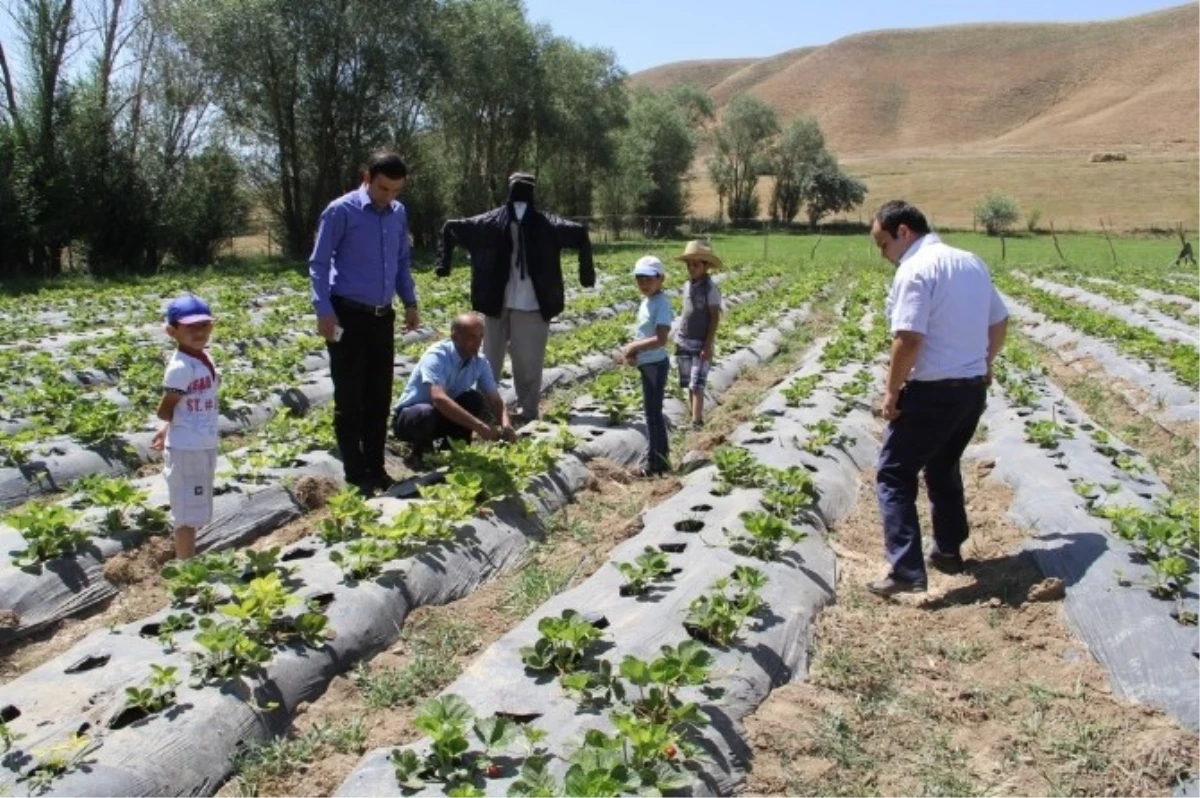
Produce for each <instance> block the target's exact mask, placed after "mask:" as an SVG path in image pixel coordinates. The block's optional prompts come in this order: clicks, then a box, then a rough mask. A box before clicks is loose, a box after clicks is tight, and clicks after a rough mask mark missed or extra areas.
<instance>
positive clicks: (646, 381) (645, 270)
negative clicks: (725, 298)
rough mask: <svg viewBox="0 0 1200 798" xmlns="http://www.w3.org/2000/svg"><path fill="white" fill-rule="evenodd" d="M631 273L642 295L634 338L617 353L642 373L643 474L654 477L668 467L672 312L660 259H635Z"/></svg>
mask: <svg viewBox="0 0 1200 798" xmlns="http://www.w3.org/2000/svg"><path fill="white" fill-rule="evenodd" d="M633 276H634V279H636V280H637V286H638V291H640V292H641V293H642V296H643V297H645V298H644V299H643V300H642V304H641V306H639V307H638V323H637V332H636V335H637V338H636V339H635V340H634V341H633V342H632V343H629V344H626V345H625V348H624V349H623V350H622V351H621V354H622V356H623V357H624V360H625V362H626V363H629V364H631V365H633V364H636V365H637V367H638V371H639V372H641V375H642V402H643V404H644V405H645V407H646V433H647V436H648V437H649V439H650V453H649V457H648V459H647V463H646V469H645V473H646V474H647V475H648V476H657V475H659V474H664V473H666V472H667V471H669V470H670V468H671V463H670V460H669V459H668V455H669V452H668V448H669V443H668V440H667V421H666V418H664V417H663V399H664V398H665V397H666V391H667V376H668V375H669V374H670V372H671V360H670V356H669V355H668V354H667V338H668V337H669V335H670V332H671V322H672V321H673V320H674V318H675V314H674V313H672V311H671V302H670V300H668V299H667V295H666V293H664V292H663V281H664V279H665V277H666V269H665V268H664V267H663V264H662V261H660V260H659V259H658V258H656V257H654V256H652V255H646V256H644V257H641V258H638V262H637V263H636V264H635V265H634V267H633Z"/></svg>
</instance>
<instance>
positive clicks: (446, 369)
mask: <svg viewBox="0 0 1200 798" xmlns="http://www.w3.org/2000/svg"><path fill="white" fill-rule="evenodd" d="M482 344H483V318H482V317H481V316H478V315H477V314H474V313H464V314H462V315H460V316H457V317H456V318H455V319H454V321H453V322H452V323H451V324H450V340H448V341H440V342H439V343H436V344H434V345H433V346H431V347H429V348H428V349H426V350H425V354H423V355H421V360H420V362H418V363H417V367H416V368H415V369H413V373H412V375H411V376H409V378H408V385H407V386H406V387H405V389H404V394H403V395H402V396H401V397H400V401H399V402H398V403H397V404H396V408H395V411H394V413H393V415H392V431H393V432H394V433H395V434H396V437H397V438H398V439H399V440H402V441H405V442H406V443H409V444H411V445H412V453H411V454H410V455H409V459H408V463H409V465H410V466H417V467H419V466H420V465H421V461H422V458H423V457H424V456H425V454H426V453H427V452H428V451H429V450H430V449H431V448H433V446H434V445H435V444H436V443H438V442H440V441H444V440H445V439H447V438H453V439H456V440H460V441H464V442H467V443H469V442H470V441H471V435H472V434H473V433H474V434H478V435H479V437H481V438H483V439H484V440H485V441H494V440H506V441H512V440H516V437H517V436H516V432H515V431H514V430H513V428H512V423H511V422H510V421H509V418H508V408H506V407H505V406H504V400H503V399H502V398H501V397H500V391H499V389H498V388H497V387H496V380H495V378H494V377H493V376H492V367H491V365H490V364H489V363H488V361H487V358H486V357H484V356H483V355H481V354H480V353H479V348H480V346H481V345H482ZM489 413H490V415H489ZM496 420H499V425H498V426H497V425H494V424H493V423H491V422H493V421H496Z"/></svg>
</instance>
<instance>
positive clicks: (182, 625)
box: [158, 612, 196, 650]
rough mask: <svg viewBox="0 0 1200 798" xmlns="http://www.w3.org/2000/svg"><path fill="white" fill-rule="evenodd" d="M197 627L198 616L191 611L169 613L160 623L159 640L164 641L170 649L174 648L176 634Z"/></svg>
mask: <svg viewBox="0 0 1200 798" xmlns="http://www.w3.org/2000/svg"><path fill="white" fill-rule="evenodd" d="M195 628H196V618H195V617H194V616H193V615H191V613H187V612H183V613H180V614H179V615H168V616H167V617H166V619H165V620H163V622H162V623H160V624H159V625H158V642H160V643H162V644H163V645H164V646H165V647H166V648H167V649H168V650H171V649H174V648H175V635H177V634H179V633H180V632H184V631H187V630H188V629H195Z"/></svg>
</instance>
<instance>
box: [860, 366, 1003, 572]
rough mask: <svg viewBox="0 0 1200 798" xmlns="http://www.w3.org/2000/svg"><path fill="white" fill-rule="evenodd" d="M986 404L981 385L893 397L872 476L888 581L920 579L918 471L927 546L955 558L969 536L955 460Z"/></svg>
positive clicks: (916, 386)
mask: <svg viewBox="0 0 1200 798" xmlns="http://www.w3.org/2000/svg"><path fill="white" fill-rule="evenodd" d="M986 404H987V386H985V385H983V384H982V383H979V384H976V385H953V386H946V385H939V384H937V383H921V382H910V383H908V384H907V385H906V386H905V387H904V390H903V391H901V393H900V400H899V402H898V406H899V409H900V416H899V417H898V418H896V419H894V420H892V421H891V422H890V423H889V424H888V428H887V432H885V433H884V436H883V446H882V447H881V448H880V450H879V462H878V464H877V465H876V471H875V495H876V497H877V498H878V499H879V514H880V515H881V516H882V517H883V536H884V542H885V544H886V547H887V557H888V561H889V562H891V564H892V576H894V577H896V578H898V579H904V580H907V581H910V582H922V581H925V579H926V574H925V561H924V558H923V557H922V555H921V526H920V522H919V521H918V520H917V477H918V475H919V474H920V472H921V470H922V469H924V470H925V488H926V490H927V491H928V492H929V504H930V506H931V507H932V513H931V515H932V520H933V542H934V546H935V547H936V549H937V551H938V552H940V553H942V554H958V553H959V549H960V548H961V547H962V544H963V543H964V542H965V541H966V539H967V535H968V534H970V529H969V527H968V525H967V510H966V507H965V506H964V501H963V482H962V472H961V471H960V470H959V459H960V458H961V457H962V453H963V451H964V450H965V449H966V448H967V444H968V443H970V442H971V436H972V435H974V434H975V427H976V426H977V425H978V424H979V417H980V416H982V415H983V408H984V405H986Z"/></svg>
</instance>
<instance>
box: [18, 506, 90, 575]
mask: <svg viewBox="0 0 1200 798" xmlns="http://www.w3.org/2000/svg"><path fill="white" fill-rule="evenodd" d="M5 521H6V522H7V523H8V525H9V526H11V527H13V528H14V529H16V530H17V531H18V532H20V533H21V537H23V538H25V542H26V543H27V544H28V545H27V546H26V547H25V548H24V549H22V550H20V551H18V552H15V553H14V556H13V564H14V565H16V566H17V567H18V568H37V567H40V565H41V563H44V562H49V561H50V560H54V559H57V558H59V557H67V556H70V555H72V554H75V553H76V552H77V551H79V550H80V548H82V547H83V545H84V544H85V543H87V539H88V534H87V532H86V531H84V530H82V529H79V528H78V527H76V526H75V524H76V523H77V522H78V521H79V514H78V513H76V512H74V511H73V510H70V509H68V508H67V507H64V506H63V505H61V504H51V505H37V504H33V505H30V506H29V507H26V508H25V509H23V510H18V511H17V512H13V513H9V515H8V517H7V518H5Z"/></svg>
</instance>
